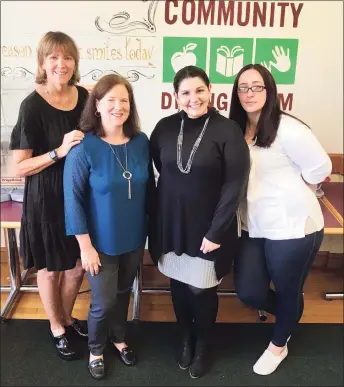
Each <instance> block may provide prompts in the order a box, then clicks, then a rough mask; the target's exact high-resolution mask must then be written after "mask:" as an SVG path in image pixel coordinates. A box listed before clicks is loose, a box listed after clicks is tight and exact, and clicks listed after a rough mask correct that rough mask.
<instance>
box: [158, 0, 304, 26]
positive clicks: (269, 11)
mask: <svg viewBox="0 0 344 387" xmlns="http://www.w3.org/2000/svg"><path fill="white" fill-rule="evenodd" d="M302 8H303V3H299V4H295V3H294V2H275V1H263V2H262V1H234V0H227V1H225V0H218V1H209V2H205V1H204V0H182V1H180V0H179V1H178V0H166V1H165V22H166V24H169V25H172V24H175V23H177V21H179V22H182V23H183V24H185V25H187V26H188V25H192V24H197V25H218V26H221V25H228V26H239V27H245V26H248V25H251V26H253V27H290V26H292V27H293V28H297V27H298V25H299V17H300V14H301V11H302Z"/></svg>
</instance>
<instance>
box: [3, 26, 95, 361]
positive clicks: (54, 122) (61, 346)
mask: <svg viewBox="0 0 344 387" xmlns="http://www.w3.org/2000/svg"><path fill="white" fill-rule="evenodd" d="M37 60H38V70H37V74H36V83H37V87H36V90H35V91H34V92H32V93H31V94H30V95H29V96H28V97H26V98H25V99H24V101H23V102H22V103H21V106H20V111H19V116H18V121H17V123H16V125H15V127H14V129H13V132H12V136H11V149H13V161H14V166H15V170H16V173H17V175H18V176H20V177H23V176H25V193H24V201H23V215H22V222H21V230H20V249H21V256H22V258H23V261H24V267H25V268H26V269H29V268H31V267H35V268H36V269H37V271H38V273H37V284H38V289H39V294H40V297H41V300H42V303H43V306H44V309H45V312H46V314H47V317H48V319H49V321H50V334H51V337H52V339H53V341H54V343H55V346H56V349H57V351H58V354H59V356H60V357H61V358H63V359H65V360H71V359H74V358H75V357H76V353H75V351H74V349H73V348H72V346H71V344H70V342H68V339H67V336H66V333H67V332H75V333H77V334H78V335H80V336H87V327H86V326H85V325H84V324H82V323H81V322H80V321H79V320H77V319H75V318H73V317H72V315H71V314H72V310H73V306H74V303H75V299H76V297H77V294H78V292H79V289H80V285H81V282H82V279H83V274H84V272H83V269H82V267H81V264H80V259H79V258H80V250H79V247H78V243H77V241H76V239H75V237H67V236H66V231H65V220H64V198H63V167H64V158H65V156H66V155H67V153H68V152H69V151H70V149H71V148H72V147H74V146H75V145H77V144H79V143H80V142H81V140H82V139H83V137H84V134H83V133H82V132H81V131H79V130H78V129H77V128H78V123H79V119H80V115H81V112H82V109H83V107H84V104H85V102H86V99H87V96H88V92H87V90H86V89H84V88H83V87H80V86H76V83H77V82H78V81H79V79H80V75H79V69H78V64H79V51H78V48H77V46H76V44H75V43H74V41H73V40H72V39H71V38H70V37H69V36H68V35H66V34H64V33H62V32H48V33H46V34H45V35H44V36H43V37H42V39H41V41H40V43H39V46H38V50H37ZM60 276H61V278H59V277H60Z"/></svg>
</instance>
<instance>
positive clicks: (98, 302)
mask: <svg viewBox="0 0 344 387" xmlns="http://www.w3.org/2000/svg"><path fill="white" fill-rule="evenodd" d="M143 251H144V246H141V247H139V248H137V249H136V250H134V251H131V252H129V253H125V254H122V255H118V256H110V255H106V254H104V253H99V257H100V262H101V266H100V267H99V269H100V270H99V273H98V274H97V275H95V276H93V277H92V276H91V275H90V273H89V272H88V273H87V276H88V281H89V284H90V287H91V305H90V310H89V312H88V347H89V349H90V352H91V353H92V354H93V355H101V354H102V353H103V350H104V348H105V346H106V344H107V342H108V340H109V339H110V340H111V341H113V342H115V343H122V342H123V341H125V330H126V329H125V328H126V323H127V317H128V307H129V302H130V292H131V288H132V284H133V282H134V279H135V276H136V273H137V270H138V268H139V266H140V262H141V260H142V257H143Z"/></svg>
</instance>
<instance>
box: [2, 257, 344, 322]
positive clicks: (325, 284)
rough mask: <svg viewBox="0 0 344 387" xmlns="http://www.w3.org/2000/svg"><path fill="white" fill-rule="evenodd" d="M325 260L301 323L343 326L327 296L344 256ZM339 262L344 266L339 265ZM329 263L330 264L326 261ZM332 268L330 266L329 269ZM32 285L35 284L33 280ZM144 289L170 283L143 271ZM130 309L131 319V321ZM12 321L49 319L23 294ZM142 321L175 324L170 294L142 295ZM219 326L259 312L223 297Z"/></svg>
mask: <svg viewBox="0 0 344 387" xmlns="http://www.w3.org/2000/svg"><path fill="white" fill-rule="evenodd" d="M324 259H325V256H324V255H323V256H320V257H318V259H317V262H318V264H317V265H315V266H317V267H314V268H313V269H312V270H311V273H310V275H309V277H308V278H307V281H306V283H305V288H304V297H305V310H304V315H303V317H302V320H301V322H302V323H343V300H333V301H327V300H325V299H324V293H325V292H326V291H327V292H339V291H340V292H341V291H343V277H342V275H341V274H342V273H343V271H342V270H341V269H340V268H341V267H342V262H343V256H341V257H339V258H338V257H337V258H336V263H335V264H332V267H328V265H327V267H325V265H324ZM337 260H340V261H341V262H338V261H337ZM1 261H2V262H3V263H1V285H7V284H8V283H9V271H8V265H7V264H6V263H4V260H3V259H1ZM327 261H328V260H327ZM330 266H331V265H330ZM32 281H35V279H33V280H32ZM143 281H144V286H148V287H151V286H165V285H167V286H168V279H167V278H166V277H164V276H163V275H162V274H160V273H159V272H158V270H157V269H156V268H155V267H154V266H150V265H149V266H144V268H143ZM88 288H89V287H88V282H87V278H86V276H85V279H84V281H83V284H82V288H81V291H83V290H87V289H88ZM220 288H222V289H233V278H232V275H231V274H230V275H228V276H227V277H225V278H224V280H223V281H222V284H221V285H220ZM7 295H8V293H2V294H1V305H3V303H4V302H5V300H6V298H7ZM89 297H90V295H89V292H86V293H83V294H79V296H78V298H77V301H76V304H75V309H74V313H73V315H74V316H75V317H77V318H79V319H87V311H88V307H89V299H90V298H89ZM131 308H132V305H130V308H129V315H128V318H129V319H131ZM10 317H12V318H18V319H46V315H45V312H44V309H43V306H42V303H41V301H40V298H39V295H38V293H24V294H22V295H20V296H19V297H18V299H17V302H16V305H15V306H14V308H13V309H12V311H11V314H10ZM140 320H141V321H175V318H174V313H173V308H172V304H171V298H170V295H169V294H160V295H154V294H143V295H142V296H141V308H140ZM217 321H218V322H255V321H258V315H257V313H256V311H253V310H250V309H248V308H247V307H246V306H244V305H243V304H242V303H241V302H240V301H239V300H238V298H237V297H236V296H220V307H219V314H218V319H217ZM268 321H270V322H272V321H274V320H273V316H270V315H268Z"/></svg>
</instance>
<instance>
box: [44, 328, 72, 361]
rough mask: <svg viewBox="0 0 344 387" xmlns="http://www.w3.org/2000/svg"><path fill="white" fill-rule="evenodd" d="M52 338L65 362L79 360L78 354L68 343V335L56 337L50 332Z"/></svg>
mask: <svg viewBox="0 0 344 387" xmlns="http://www.w3.org/2000/svg"><path fill="white" fill-rule="evenodd" d="M49 333H50V337H51V338H52V340H53V342H54V344H55V348H56V350H57V353H58V355H59V356H60V358H61V359H63V360H75V359H77V358H78V357H77V354H76V352H75V350H74V349H73V347H72V346H71V345H70V343H69V342H68V339H67V337H66V334H65V333H64V334H62V335H60V336H56V337H55V336H54V335H53V334H52V332H51V331H50V332H49Z"/></svg>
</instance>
